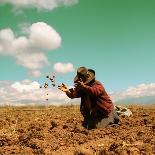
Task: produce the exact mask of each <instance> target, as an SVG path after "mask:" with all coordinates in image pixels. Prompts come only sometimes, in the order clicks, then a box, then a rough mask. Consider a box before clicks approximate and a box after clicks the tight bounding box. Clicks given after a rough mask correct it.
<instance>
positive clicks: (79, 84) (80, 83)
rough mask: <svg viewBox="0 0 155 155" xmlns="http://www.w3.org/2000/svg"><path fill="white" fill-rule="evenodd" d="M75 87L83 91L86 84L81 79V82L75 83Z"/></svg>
mask: <svg viewBox="0 0 155 155" xmlns="http://www.w3.org/2000/svg"><path fill="white" fill-rule="evenodd" d="M74 86H75V88H76V89H83V88H84V86H85V84H84V83H83V81H82V79H80V80H79V81H77V82H76V83H75V85H74Z"/></svg>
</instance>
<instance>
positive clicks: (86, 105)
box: [66, 80, 113, 115]
mask: <svg viewBox="0 0 155 155" xmlns="http://www.w3.org/2000/svg"><path fill="white" fill-rule="evenodd" d="M66 94H67V96H68V97H70V98H79V97H81V105H80V110H81V113H82V114H83V115H85V114H86V113H87V112H90V111H91V112H94V113H95V112H97V111H98V110H102V111H103V112H104V113H107V114H109V113H110V112H111V110H112V109H113V103H112V100H111V99H110V97H109V96H108V94H107V92H106V91H105V89H104V87H103V85H102V84H101V83H100V82H99V81H96V80H95V81H94V82H93V83H90V84H89V85H85V86H84V87H83V88H82V89H81V90H76V89H70V93H69V92H67V93H66Z"/></svg>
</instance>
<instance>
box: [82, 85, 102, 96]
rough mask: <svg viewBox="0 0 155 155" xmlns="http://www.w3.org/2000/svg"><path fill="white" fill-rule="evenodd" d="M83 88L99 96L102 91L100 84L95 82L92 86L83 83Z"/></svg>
mask: <svg viewBox="0 0 155 155" xmlns="http://www.w3.org/2000/svg"><path fill="white" fill-rule="evenodd" d="M83 90H84V91H86V92H88V93H89V94H92V95H94V96H100V95H101V94H102V93H103V92H104V88H103V86H102V85H101V84H95V85H94V86H87V85H84V87H83Z"/></svg>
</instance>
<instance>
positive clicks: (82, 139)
mask: <svg viewBox="0 0 155 155" xmlns="http://www.w3.org/2000/svg"><path fill="white" fill-rule="evenodd" d="M129 108H130V110H131V111H132V112H133V115H132V116H131V117H121V119H122V125H120V126H118V127H116V126H115V127H107V128H104V129H93V130H86V129H84V128H83V127H82V126H81V121H82V116H81V114H80V112H79V107H78V106H68V107H24V108H15V107H2V108H0V155H3V154H4V155H10V154H19V155H20V154H21V155H31V154H39V155H93V154H94V155H128V154H129V155H153V154H155V105H152V106H136V105H134V106H129Z"/></svg>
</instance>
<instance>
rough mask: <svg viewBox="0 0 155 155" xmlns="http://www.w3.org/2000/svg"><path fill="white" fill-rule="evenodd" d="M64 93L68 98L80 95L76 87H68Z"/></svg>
mask: <svg viewBox="0 0 155 155" xmlns="http://www.w3.org/2000/svg"><path fill="white" fill-rule="evenodd" d="M66 95H67V96H68V97H69V98H71V99H73V98H79V97H80V92H79V91H77V90H76V89H73V88H71V89H69V91H67V92H66Z"/></svg>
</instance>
